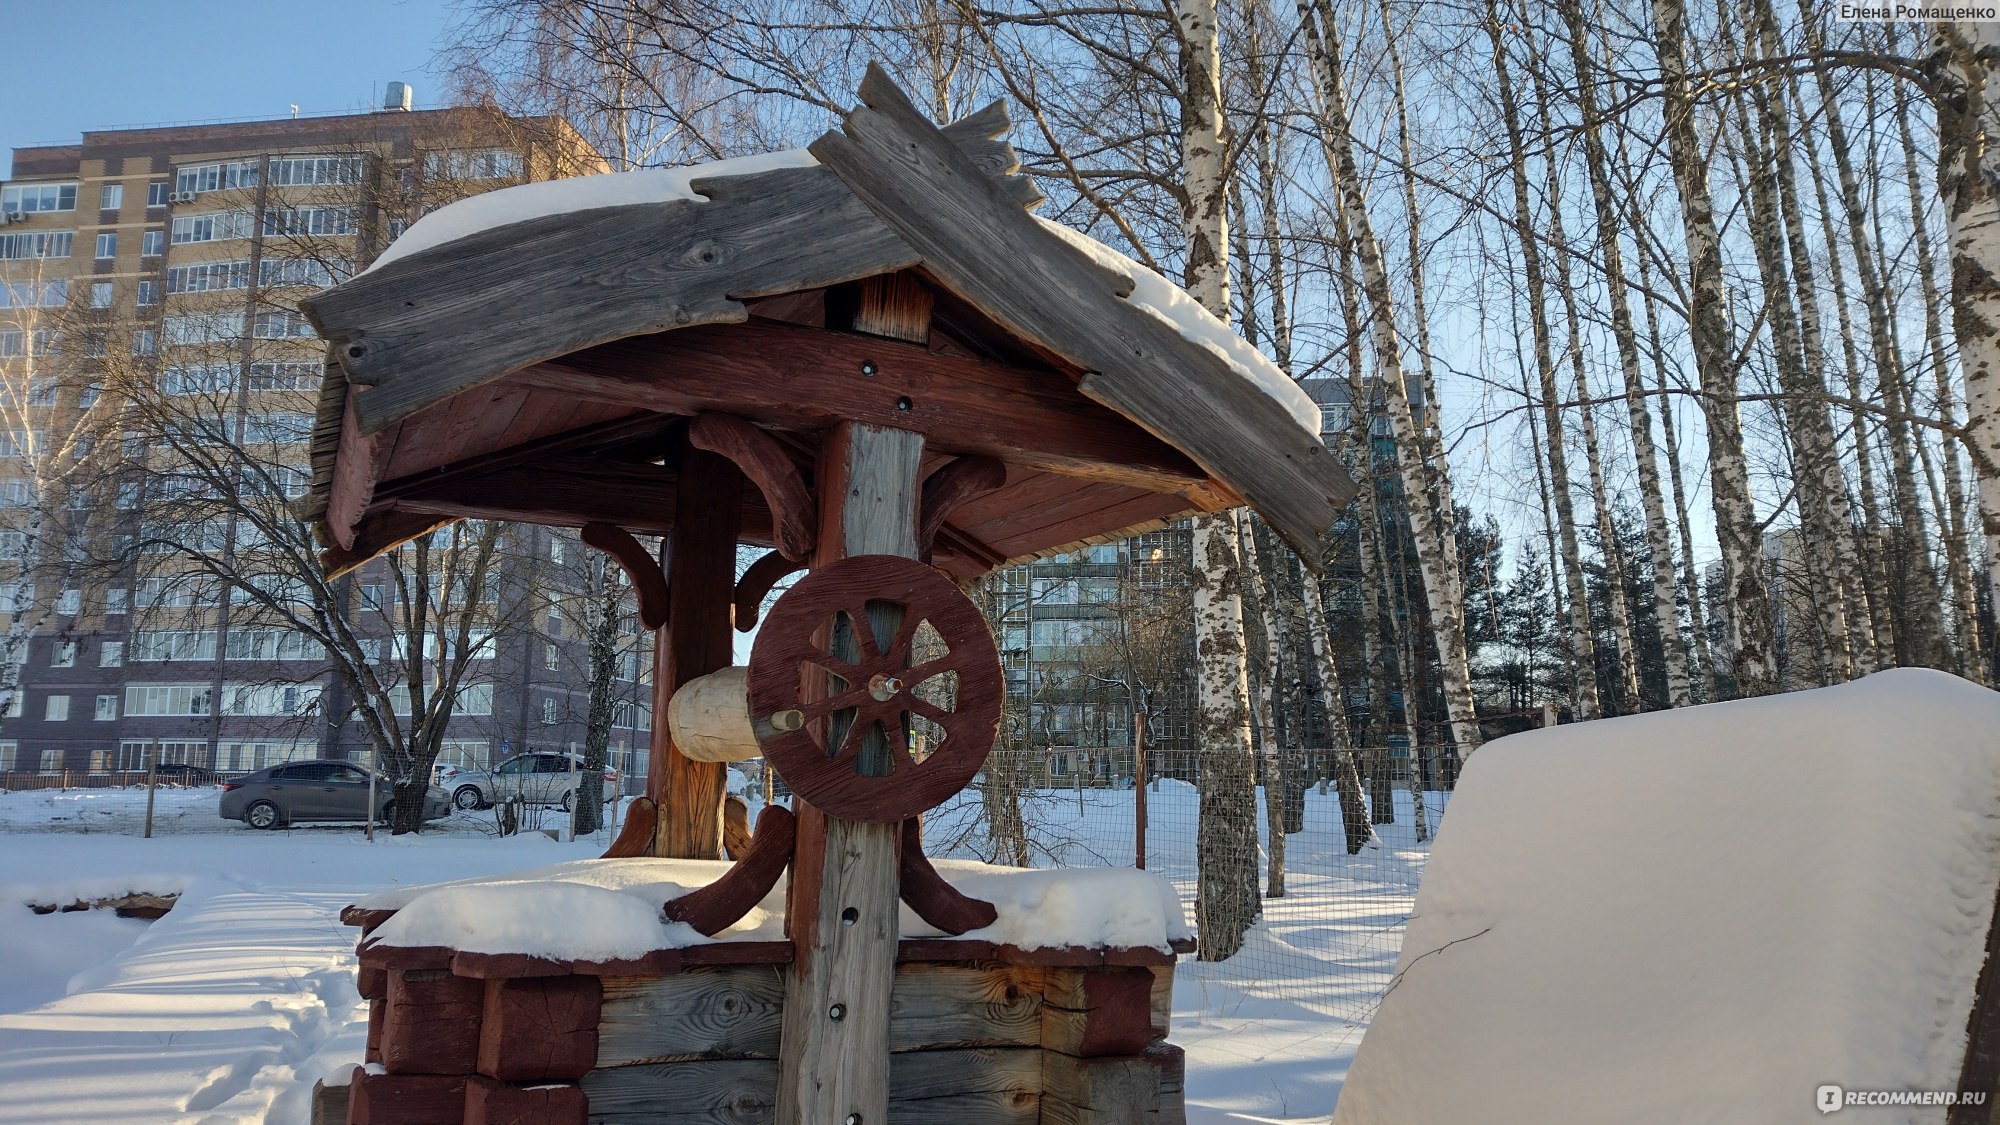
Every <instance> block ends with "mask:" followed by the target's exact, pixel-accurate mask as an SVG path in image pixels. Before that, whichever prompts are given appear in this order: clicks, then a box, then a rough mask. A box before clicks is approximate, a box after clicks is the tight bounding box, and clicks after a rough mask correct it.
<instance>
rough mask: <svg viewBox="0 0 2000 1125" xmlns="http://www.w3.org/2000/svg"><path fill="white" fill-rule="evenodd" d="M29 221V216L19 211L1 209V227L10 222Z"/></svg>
mask: <svg viewBox="0 0 2000 1125" xmlns="http://www.w3.org/2000/svg"><path fill="white" fill-rule="evenodd" d="M27 221H28V216H26V215H24V214H22V213H21V212H19V211H0V227H4V226H6V225H7V224H8V223H25V222H27Z"/></svg>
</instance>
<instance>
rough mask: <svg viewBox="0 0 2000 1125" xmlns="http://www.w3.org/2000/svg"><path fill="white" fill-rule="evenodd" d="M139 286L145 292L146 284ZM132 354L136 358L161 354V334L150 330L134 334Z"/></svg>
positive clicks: (142, 330)
mask: <svg viewBox="0 0 2000 1125" xmlns="http://www.w3.org/2000/svg"><path fill="white" fill-rule="evenodd" d="M139 284H140V286H141V288H142V290H143V287H144V286H145V284H146V283H145V282H143V281H142V282H140V283H139ZM142 303H143V302H142ZM132 354H133V355H136V356H153V355H158V354H160V334H159V333H158V332H155V331H153V330H152V329H150V328H141V329H139V330H138V331H137V332H134V333H132Z"/></svg>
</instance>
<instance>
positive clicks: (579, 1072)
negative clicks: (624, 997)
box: [478, 976, 604, 1082]
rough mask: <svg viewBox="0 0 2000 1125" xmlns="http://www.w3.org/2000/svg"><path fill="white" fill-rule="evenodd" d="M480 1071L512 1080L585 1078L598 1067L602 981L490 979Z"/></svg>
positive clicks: (578, 978) (590, 978)
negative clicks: (598, 1033)
mask: <svg viewBox="0 0 2000 1125" xmlns="http://www.w3.org/2000/svg"><path fill="white" fill-rule="evenodd" d="M485 999H486V1010H485V1016H484V1018H483V1019H482V1020H481V1022H480V1027H479V1040H478V1061H479V1073H481V1074H483V1075H485V1076H487V1077H488V1078H498V1079H501V1080H503V1081H507V1082H537V1081H547V1080H550V1079H554V1080H558V1081H561V1080H567V1079H575V1078H581V1077H583V1076H584V1075H586V1074H588V1073H590V1070H591V1068H592V1067H594V1066H596V1065H597V1024H598V1020H599V1017H600V1015H601V1014H602V1012H603V1006H604V985H603V982H602V981H600V980H598V979H597V978H596V977H593V976H562V977H528V978H523V979H514V980H489V981H487V982H485Z"/></svg>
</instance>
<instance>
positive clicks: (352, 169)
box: [268, 156, 362, 187]
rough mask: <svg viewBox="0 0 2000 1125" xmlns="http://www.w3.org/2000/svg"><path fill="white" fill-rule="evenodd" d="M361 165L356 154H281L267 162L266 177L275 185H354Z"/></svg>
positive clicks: (359, 177)
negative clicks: (267, 171) (268, 172)
mask: <svg viewBox="0 0 2000 1125" xmlns="http://www.w3.org/2000/svg"><path fill="white" fill-rule="evenodd" d="M361 167H362V165H361V158H360V157H358V156H281V157H278V158H276V159H274V160H272V161H271V171H270V175H269V177H268V180H269V182H270V183H272V184H274V185H277V186H279V187H297V186H302V185H306V184H358V183H360V182H361Z"/></svg>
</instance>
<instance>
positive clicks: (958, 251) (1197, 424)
mask: <svg viewBox="0 0 2000 1125" xmlns="http://www.w3.org/2000/svg"><path fill="white" fill-rule="evenodd" d="M861 99H862V101H863V103H864V107H863V108H857V109H855V110H854V111H853V112H851V113H849V114H848V116H847V118H846V119H845V121H844V123H843V125H844V131H843V132H828V133H826V134H824V135H823V136H821V137H820V138H819V139H818V140H816V141H814V142H813V143H812V145H811V146H810V148H811V151H812V153H813V155H814V156H815V157H816V158H818V159H819V161H820V162H821V163H823V164H825V165H827V166H828V167H831V168H833V169H834V171H835V172H836V173H837V174H838V175H839V176H840V178H841V179H842V180H843V181H844V182H846V183H847V185H848V186H849V187H850V188H852V189H853V191H854V193H855V195H857V196H858V197H860V198H862V199H864V200H866V201H867V202H868V205H869V208H870V210H872V211H873V212H874V213H875V214H876V215H877V216H879V217H880V218H881V220H882V221H883V222H885V223H887V224H888V225H889V226H891V227H892V228H894V229H895V231H896V232H897V233H898V234H899V235H900V236H901V237H902V238H903V240H904V241H905V242H907V243H909V244H910V245H911V246H913V247H915V248H916V249H917V250H918V251H920V252H921V253H922V255H923V264H924V268H925V270H926V271H927V272H929V273H930V274H931V275H932V276H934V277H936V278H938V279H939V280H940V281H941V282H943V283H944V284H945V285H946V286H948V287H949V288H951V289H952V290H954V291H955V292H957V293H959V294H960V295H961V296H964V297H965V298H967V299H968V300H970V301H972V302H973V303H974V304H975V305H977V306H978V307H979V308H980V309H981V310H982V311H983V312H985V313H986V314H987V315H989V316H991V317H992V318H993V319H994V320H996V321H998V322H999V323H1001V324H1003V325H1005V326H1006V327H1007V328H1008V329H1009V330H1011V331H1013V332H1015V333H1017V334H1019V335H1020V336H1021V337H1022V338H1024V339H1027V340H1033V341H1038V342H1040V343H1041V344H1042V345H1043V346H1045V347H1046V348H1048V349H1049V350H1050V351H1052V352H1055V353H1056V354H1058V355H1061V356H1063V357H1064V358H1065V359H1067V360H1069V361H1070V362H1073V363H1075V364H1077V365H1078V366H1080V367H1082V368H1083V369H1084V370H1086V371H1089V372H1092V374H1091V375H1089V376H1087V377H1086V378H1085V379H1084V381H1083V384H1082V390H1083V392H1084V393H1085V394H1086V395H1089V396H1090V397H1092V398H1095V399H1097V400H1098V401H1100V402H1104V403H1106V404H1108V405H1110V406H1112V407H1114V408H1115V409H1117V410H1118V411H1119V412H1120V413H1121V414H1124V415H1125V416H1127V417H1129V418H1132V419H1134V420H1135V421H1137V422H1138V423H1139V424H1140V425H1142V426H1144V427H1145V428H1146V429H1148V430H1150V431H1151V432H1153V433H1154V434H1157V435H1159V436H1161V437H1162V438H1163V439H1165V440H1167V441H1169V442H1171V443H1172V444H1174V445H1175V446H1176V447H1178V448H1180V449H1182V450H1183V451H1185V452H1187V453H1188V454H1189V455H1190V456H1192V457H1193V458H1194V459H1195V461H1196V462H1198V463H1199V464H1201V465H1203V466H1204V467H1206V468H1207V469H1208V470H1209V471H1210V472H1211V473H1212V474H1213V475H1214V476H1215V477H1217V478H1218V479H1220V480H1223V481H1226V482H1228V484H1229V485H1230V486H1231V487H1232V488H1233V489H1234V490H1235V491H1236V492H1238V493H1240V494H1241V495H1243V496H1244V497H1245V498H1247V499H1248V500H1249V501H1250V502H1251V503H1252V504H1253V505H1255V506H1256V507H1257V509H1258V510H1259V511H1260V512H1262V513H1263V515H1264V517H1265V518H1266V519H1267V520H1268V521H1270V523H1271V526H1272V527H1273V528H1275V529H1277V530H1278V531H1279V532H1280V533H1281V534H1282V535H1284V536H1285V538H1286V539H1287V540H1288V541H1289V542H1291V543H1292V544H1293V546H1294V547H1296V548H1297V549H1298V550H1299V551H1300V553H1301V554H1302V555H1306V556H1308V557H1309V558H1311V559H1316V558H1317V556H1318V550H1317V541H1318V536H1319V535H1320V534H1321V533H1322V532H1324V531H1325V530H1326V529H1327V528H1328V527H1330V526H1331V525H1332V523H1333V520H1334V518H1335V517H1336V516H1337V515H1338V513H1339V511H1340V509H1341V508H1342V507H1344V506H1345V504H1346V503H1347V501H1348V500H1349V499H1351V498H1352V497H1353V495H1354V486H1353V483H1352V482H1351V481H1349V480H1348V479H1347V476H1346V474H1345V473H1343V472H1342V471H1341V469H1340V466H1339V465H1338V464H1337V463H1336V462H1335V460H1334V458H1333V457H1332V455H1331V454H1329V453H1328V452H1327V451H1326V448H1325V446H1324V445H1323V444H1322V443H1321V441H1320V439H1319V436H1318V435H1317V434H1308V433H1306V432H1305V431H1304V430H1303V429H1302V428H1301V427H1300V426H1299V425H1298V423H1297V422H1295V421H1293V419H1292V417H1291V415H1290V413H1289V412H1288V411H1286V410H1285V409H1284V408H1283V407H1282V406H1280V405H1279V404H1278V403H1277V402H1276V401H1274V400H1272V399H1271V398H1270V397H1269V396H1267V395H1265V394H1264V393H1263V392H1262V391H1260V390H1258V389H1257V388H1255V387H1253V386H1251V385H1249V384H1248V383H1247V382H1246V381H1244V380H1243V379H1242V378H1240V377H1239V376H1238V375H1237V373H1236V372H1235V371H1234V370H1233V369H1232V368H1231V367H1230V366H1229V365H1228V364H1227V363H1226V362H1225V361H1224V360H1223V359H1222V358H1221V357H1220V356H1217V355H1215V354H1213V353H1211V352H1209V351H1208V350H1207V349H1206V348H1203V347H1201V346H1200V345H1197V344H1194V343H1191V342H1189V341H1188V340H1185V339H1183V338H1182V337H1181V336H1180V334H1179V332H1178V331H1176V330H1175V329H1174V328H1173V327H1172V326H1171V325H1169V324H1166V323H1165V322H1163V321H1160V320H1158V319H1156V318H1154V317H1152V316H1151V315H1149V314H1146V313H1144V312H1142V311H1141V310H1138V309H1135V308H1133V307H1132V306H1131V305H1130V304H1129V303H1127V302H1126V301H1124V300H1123V297H1124V295H1125V294H1126V293H1127V292H1129V286H1130V282H1129V279H1125V278H1121V277H1120V276H1119V275H1117V274H1116V273H1114V272H1113V271H1110V270H1107V269H1106V268H1104V267H1102V266H1099V265H1098V264H1096V263H1095V262H1094V261H1092V260H1090V259H1089V258H1087V257H1086V256H1085V255H1084V254H1083V253H1082V251H1080V250H1078V249H1076V248H1075V247H1072V246H1071V245H1069V244H1068V243H1067V242H1064V241H1063V240H1062V239H1061V238H1060V237H1059V236H1057V235H1056V234H1054V233H1052V232H1050V231H1049V230H1047V229H1045V228H1043V227H1042V226H1041V224H1040V223H1038V222H1037V221H1036V220H1035V219H1034V218H1033V217H1031V216H1029V215H1027V214H1025V213H1024V212H1023V211H1022V210H1021V208H1020V207H1019V205H1018V204H1016V203H1015V202H1014V201H1013V200H1011V199H1009V198H1008V197H1007V196H1006V194H1005V193H1004V192H1003V191H1001V190H1000V189H999V188H998V187H997V186H996V185H994V184H993V183H992V182H991V181H990V180H988V179H987V178H986V177H984V176H981V175H979V174H978V171H977V169H976V168H974V167H973V166H972V165H971V164H970V163H969V162H968V161H967V160H966V159H965V157H964V155H963V154H961V153H959V152H958V151H957V150H955V149H954V148H952V147H951V145H950V144H948V143H946V142H945V141H944V140H943V138H942V137H940V136H939V135H938V132H937V130H936V128H935V127H934V126H933V125H932V124H931V123H930V122H929V121H927V120H926V119H925V118H924V117H923V115H922V113H920V112H919V111H918V110H917V109H916V107H915V106H913V105H911V104H910V101H909V99H908V97H906V96H905V95H904V94H903V92H902V91H901V90H899V89H897V88H896V86H895V83H894V82H892V81H891V80H890V79H889V77H888V75H887V74H885V73H884V72H883V71H882V70H881V69H880V68H878V67H875V66H873V65H871V66H870V68H869V72H868V76H867V78H866V79H865V80H864V81H863V82H862V86H861ZM1023 260H1028V261H1032V262H1034V268H1033V269H1032V270H1030V269H1020V268H996V265H997V264H1000V263H1015V262H1020V261H1023Z"/></svg>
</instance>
